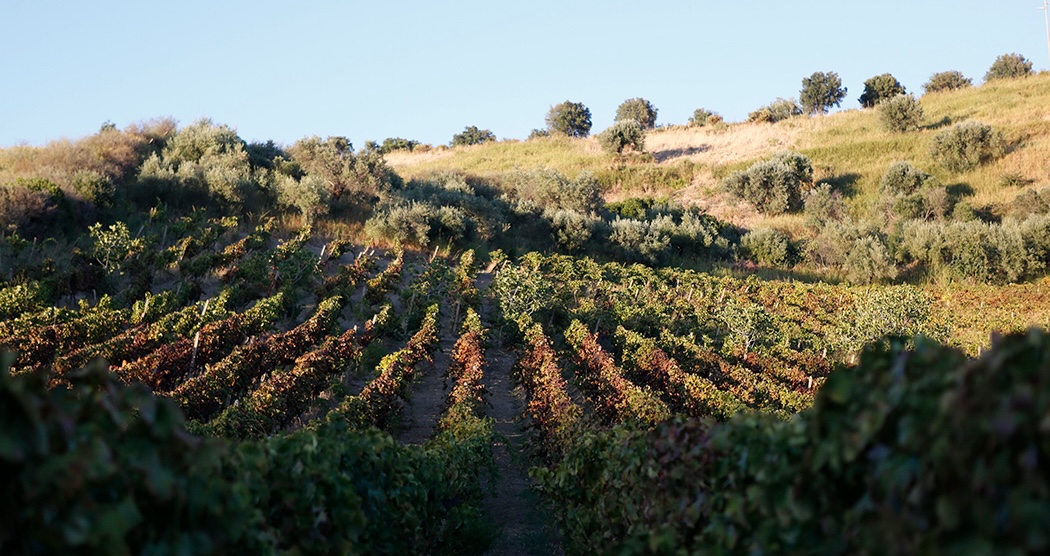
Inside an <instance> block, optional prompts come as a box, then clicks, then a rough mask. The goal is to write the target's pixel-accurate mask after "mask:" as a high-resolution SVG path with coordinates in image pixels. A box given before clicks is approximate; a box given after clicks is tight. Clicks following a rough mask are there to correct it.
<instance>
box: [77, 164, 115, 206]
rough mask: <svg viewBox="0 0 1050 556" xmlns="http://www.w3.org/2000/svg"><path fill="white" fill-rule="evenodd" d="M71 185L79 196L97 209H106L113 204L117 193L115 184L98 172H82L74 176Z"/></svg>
mask: <svg viewBox="0 0 1050 556" xmlns="http://www.w3.org/2000/svg"><path fill="white" fill-rule="evenodd" d="M70 185H72V187H73V191H75V192H76V193H77V195H80V197H81V198H82V199H84V200H85V201H87V202H89V203H91V204H92V205H95V206H96V207H99V208H106V207H108V206H110V205H111V204H113V195H114V193H115V192H116V189H115V188H114V187H113V182H112V181H110V179H109V178H107V177H106V176H104V175H102V174H100V173H98V172H95V171H93V170H81V171H79V172H77V173H75V174H73V181H72V183H71V184H70Z"/></svg>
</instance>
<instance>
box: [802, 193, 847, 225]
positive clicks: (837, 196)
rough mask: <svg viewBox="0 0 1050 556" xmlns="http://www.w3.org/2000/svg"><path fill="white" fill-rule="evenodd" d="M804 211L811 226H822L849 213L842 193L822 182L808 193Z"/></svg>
mask: <svg viewBox="0 0 1050 556" xmlns="http://www.w3.org/2000/svg"><path fill="white" fill-rule="evenodd" d="M804 202H805V208H804V209H803V213H804V214H805V215H806V221H807V222H808V223H809V225H810V226H813V227H820V226H823V225H825V224H827V223H828V222H830V221H832V220H842V219H843V218H845V217H846V215H847V214H848V212H847V209H846V202H845V201H844V200H843V199H842V193H841V192H839V191H836V190H834V189H832V188H831V184H828V183H821V184H818V185H817V186H816V187H814V188H813V189H811V190H810V191H809V193H807V194H806V199H805V201H804Z"/></svg>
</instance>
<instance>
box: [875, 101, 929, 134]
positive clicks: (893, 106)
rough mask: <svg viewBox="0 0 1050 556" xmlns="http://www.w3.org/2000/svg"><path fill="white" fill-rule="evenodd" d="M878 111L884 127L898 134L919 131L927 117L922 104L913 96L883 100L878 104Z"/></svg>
mask: <svg viewBox="0 0 1050 556" xmlns="http://www.w3.org/2000/svg"><path fill="white" fill-rule="evenodd" d="M878 111H879V122H881V123H882V127H884V128H886V129H887V130H889V131H893V132H896V133H903V132H906V131H915V130H917V129H919V126H920V125H922V120H923V118H924V117H925V114H924V113H923V110H922V104H921V103H920V102H919V101H918V99H916V98H915V97H914V96H913V95H898V96H895V97H889V98H883V99H881V100H880V101H879V103H878Z"/></svg>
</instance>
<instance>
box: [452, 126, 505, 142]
mask: <svg viewBox="0 0 1050 556" xmlns="http://www.w3.org/2000/svg"><path fill="white" fill-rule="evenodd" d="M495 140H496V134H495V133H492V132H491V131H489V130H487V129H478V127H477V126H473V125H471V126H467V127H465V128H463V131H461V132H459V133H457V134H455V135H453V136H452V146H453V147H463V146H468V145H480V144H482V143H490V142H493V141H495Z"/></svg>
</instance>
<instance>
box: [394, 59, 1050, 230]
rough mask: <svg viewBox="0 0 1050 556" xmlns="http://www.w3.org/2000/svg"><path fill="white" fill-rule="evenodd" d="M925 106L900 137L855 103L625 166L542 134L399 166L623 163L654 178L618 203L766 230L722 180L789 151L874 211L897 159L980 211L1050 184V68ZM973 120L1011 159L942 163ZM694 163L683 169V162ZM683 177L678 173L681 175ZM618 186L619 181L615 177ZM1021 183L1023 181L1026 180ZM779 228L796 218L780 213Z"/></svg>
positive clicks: (655, 136)
mask: <svg viewBox="0 0 1050 556" xmlns="http://www.w3.org/2000/svg"><path fill="white" fill-rule="evenodd" d="M920 100H921V103H922V106H923V109H924V111H925V121H924V123H923V127H922V129H920V130H919V131H917V132H912V133H906V134H897V133H891V132H888V131H884V130H883V129H882V127H881V126H880V124H879V122H878V116H877V113H876V110H874V109H866V110H865V109H851V110H844V111H841V112H837V113H834V114H831V115H828V116H823V117H795V118H791V119H789V120H785V121H782V122H778V123H774V124H767V123H733V124H729V125H728V126H725V127H715V128H706V127H700V128H690V127H683V126H667V127H664V128H660V129H657V130H654V131H652V132H649V134H648V135H647V136H646V140H645V145H646V149H645V150H646V152H648V153H650V154H651V155H652V159H651V161H644V160H628V161H626V162H617V161H615V160H612V159H611V157H610V156H609V155H605V154H603V153H602V151H601V148H600V146H599V145H598V142H597V140H596V139H594V138H593V137H592V138H589V139H586V140H581V141H572V140H567V139H557V138H553V139H544V138H541V139H534V140H530V141H503V142H498V143H490V144H482V145H475V146H470V147H459V148H451V149H448V148H440V149H437V150H434V151H430V152H425V153H412V152H395V153H391V154H389V155H388V156H387V160H388V161H389V163H390V165H391V166H392V167H393V168H395V169H396V170H397V171H398V172H399V173H401V174H402V175H404V176H406V177H421V176H425V175H428V174H431V173H436V172H465V173H468V174H471V175H477V176H480V177H485V178H494V179H498V178H500V177H501V176H504V175H506V174H507V173H509V172H511V171H513V170H515V169H531V168H534V167H540V166H542V167H551V168H555V169H557V170H559V171H561V172H563V173H565V174H568V175H575V174H577V173H578V172H580V171H583V170H589V171H591V172H594V173H595V174H598V175H600V176H602V175H608V174H610V173H612V172H614V171H616V170H622V168H623V166H625V165H626V166H628V167H630V168H631V172H634V173H639V174H645V173H648V174H649V175H650V176H651V178H649V179H645V178H640V179H634V180H622V179H621V180H620V181H621V182H624V181H626V182H627V183H628V185H629V189H628V190H626V191H624V190H621V189H619V188H615V187H612V188H610V190H609V191H607V195H608V197H609V198H610V199H612V200H618V199H621V198H623V197H625V196H628V195H655V196H662V195H670V196H673V197H675V198H678V199H681V200H683V201H684V202H687V203H695V204H697V205H699V206H702V207H705V208H707V209H710V210H711V211H712V212H713V213H714V214H716V215H717V216H721V217H725V218H726V219H728V220H730V221H732V222H734V223H738V224H742V225H746V226H747V227H752V226H756V225H757V226H761V225H763V224H765V223H766V219H764V218H762V217H761V216H760V215H756V214H755V213H754V211H749V210H746V209H744V210H741V209H739V208H737V207H734V206H730V205H731V203H727V202H726V201H725V200H724V199H722V198H720V196H719V195H718V193H717V191H716V186H717V183H718V180H719V179H721V178H722V177H724V176H725V175H726V174H728V173H729V172H730V171H732V170H736V169H741V168H743V167H745V166H747V165H748V164H750V163H752V162H755V161H757V160H760V159H762V158H765V157H767V156H769V155H770V154H772V153H774V152H776V151H779V150H785V149H790V150H796V151H798V152H801V153H802V154H804V155H806V156H808V157H810V159H811V160H812V161H813V167H814V170H815V174H816V177H815V181H817V182H820V181H830V182H832V183H836V184H841V185H843V186H849V189H850V190H851V205H852V210H853V211H854V213H855V214H856V215H857V216H866V215H867V214H868V213H869V212H870V211H871V208H872V207H871V205H872V204H874V201H875V199H876V197H877V196H878V193H877V190H878V183H879V180H880V179H881V177H882V174H883V173H885V171H886V169H887V168H888V167H889V166H890V164H892V163H893V162H897V161H909V162H912V163H913V164H915V165H916V166H917V167H919V168H922V169H924V170H925V171H927V172H929V173H932V174H933V175H935V176H936V177H937V178H938V179H939V180H940V181H941V182H942V183H944V184H945V185H948V186H953V185H957V186H964V187H965V188H966V190H967V194H966V198H967V199H968V200H969V201H970V203H971V204H973V205H974V206H975V207H978V208H979V207H992V208H995V207H997V206H999V205H1003V204H1005V203H1009V202H1010V201H1011V200H1012V199H1013V197H1014V196H1015V195H1016V194H1017V192H1018V190H1019V188H1018V187H1017V186H1016V185H1013V186H1004V185H1003V183H1004V177H1008V176H1009V177H1014V178H1019V181H1020V182H1022V183H1029V184H1033V185H1046V184H1048V183H1050V164H1047V163H1046V161H1047V160H1048V159H1050V112H1047V110H1046V106H1047V105H1048V103H1050V74H1047V73H1043V74H1039V75H1036V76H1033V77H1029V78H1026V79H1021V80H998V81H992V82H989V83H985V84H983V85H981V86H979V87H973V88H969V89H962V90H956V91H950V92H940V93H931V94H927V95H924V96H922V97H921V99H920ZM967 120H976V121H981V122H984V123H987V124H989V125H991V126H993V127H995V128H996V129H999V130H1001V131H1002V132H1003V133H1004V135H1005V138H1006V142H1007V144H1008V145H1009V147H1008V149H1007V150H1008V152H1007V154H1006V155H1005V156H1003V157H1002V158H1000V159H998V160H996V161H994V162H993V163H991V164H988V165H985V166H982V167H980V168H977V169H974V170H971V171H965V172H960V173H953V172H948V171H946V170H944V169H943V168H941V167H939V166H938V165H937V164H936V163H935V162H934V160H933V159H932V157H931V156H930V153H929V143H930V140H931V138H932V137H933V136H934V135H935V134H936V133H937V132H938V131H940V130H943V129H944V128H946V127H948V126H950V125H951V124H955V123H959V122H962V121H967ZM686 162H688V163H689V166H688V168H684V169H682V168H681V167H682V166H683V163H686ZM665 167H674V168H675V170H676V171H675V174H677V175H684V176H688V184H687V185H686V184H683V183H682V182H681V180H669V181H670V183H661V182H660V181H659V180H658V179H657V178H658V177H660V176H666V175H667V173H668V171H667V170H663V171H662V172H661V171H660V170H658V169H660V168H665ZM676 177H677V176H676ZM608 181H609V182H614V183H615V182H616V181H617V180H615V179H614V178H609V180H608ZM1017 181H1018V180H1014V182H1017ZM771 222H772V223H773V224H786V223H784V222H782V221H780V220H779V219H774V220H772V221H771Z"/></svg>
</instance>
